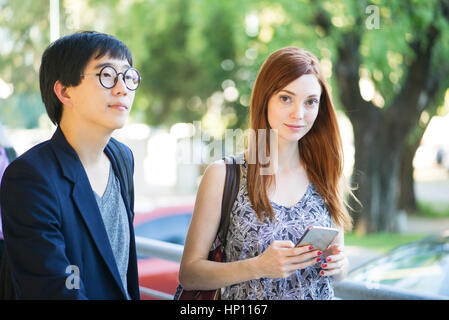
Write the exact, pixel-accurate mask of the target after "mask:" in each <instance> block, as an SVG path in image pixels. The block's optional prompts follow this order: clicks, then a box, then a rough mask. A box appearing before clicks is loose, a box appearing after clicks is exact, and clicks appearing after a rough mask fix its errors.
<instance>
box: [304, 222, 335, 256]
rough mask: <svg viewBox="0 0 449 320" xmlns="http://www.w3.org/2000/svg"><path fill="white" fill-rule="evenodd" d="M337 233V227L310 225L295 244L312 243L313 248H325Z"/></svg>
mask: <svg viewBox="0 0 449 320" xmlns="http://www.w3.org/2000/svg"><path fill="white" fill-rule="evenodd" d="M337 234H338V229H335V228H327V227H319V226H311V227H308V228H307V230H306V232H304V234H303V235H302V237H301V239H299V241H298V244H297V245H296V246H304V245H312V246H313V248H314V249H320V250H322V251H324V250H326V249H327V247H328V246H329V245H330V244H331V242H332V241H333V240H334V239H335V237H336V236H337Z"/></svg>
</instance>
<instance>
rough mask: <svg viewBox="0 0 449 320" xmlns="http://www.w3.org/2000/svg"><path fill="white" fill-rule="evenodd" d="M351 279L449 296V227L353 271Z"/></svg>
mask: <svg viewBox="0 0 449 320" xmlns="http://www.w3.org/2000/svg"><path fill="white" fill-rule="evenodd" d="M347 278H348V279H350V280H355V281H361V282H364V283H365V284H367V285H369V286H373V287H375V285H376V284H381V285H389V286H393V287H396V288H400V289H407V290H411V291H414V292H418V293H428V294H433V295H440V296H448V298H449V230H448V231H446V232H444V233H442V234H440V235H432V236H429V237H426V238H424V239H422V240H419V241H414V242H410V243H407V244H404V245H401V246H399V247H397V248H395V249H393V250H391V251H390V252H388V253H387V254H385V255H383V256H381V257H379V258H375V259H374V260H371V261H368V262H367V263H365V264H364V265H362V266H360V267H357V268H356V269H354V270H352V271H350V272H349V273H348V275H347Z"/></svg>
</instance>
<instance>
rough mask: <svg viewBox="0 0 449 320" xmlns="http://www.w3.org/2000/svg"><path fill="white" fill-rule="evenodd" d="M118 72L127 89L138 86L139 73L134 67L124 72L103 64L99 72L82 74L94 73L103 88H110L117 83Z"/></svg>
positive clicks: (133, 88) (134, 88)
mask: <svg viewBox="0 0 449 320" xmlns="http://www.w3.org/2000/svg"><path fill="white" fill-rule="evenodd" d="M120 74H121V75H122V78H123V80H124V82H125V85H126V87H127V88H128V89H129V90H131V91H134V90H136V89H137V88H138V87H139V84H140V74H139V72H138V71H137V70H136V69H134V68H129V69H127V70H126V71H125V72H117V70H115V68H114V67H112V66H104V67H103V68H102V69H101V70H100V72H99V73H86V74H84V75H82V76H89V75H95V76H97V77H98V79H99V81H100V84H101V85H102V86H103V87H104V88H106V89H112V88H114V87H115V85H116V84H117V81H118V76H119V75H120Z"/></svg>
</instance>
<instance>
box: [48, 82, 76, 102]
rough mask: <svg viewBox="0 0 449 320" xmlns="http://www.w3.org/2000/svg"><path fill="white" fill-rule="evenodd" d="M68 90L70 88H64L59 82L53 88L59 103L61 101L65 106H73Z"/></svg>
mask: <svg viewBox="0 0 449 320" xmlns="http://www.w3.org/2000/svg"><path fill="white" fill-rule="evenodd" d="M67 89H68V87H66V86H64V85H63V84H62V83H61V82H60V81H59V80H57V81H56V82H55V84H54V86H53V91H54V93H55V94H56V96H57V97H58V99H59V101H61V103H62V104H63V105H66V106H71V105H72V100H71V98H70V94H69V92H68V90H67Z"/></svg>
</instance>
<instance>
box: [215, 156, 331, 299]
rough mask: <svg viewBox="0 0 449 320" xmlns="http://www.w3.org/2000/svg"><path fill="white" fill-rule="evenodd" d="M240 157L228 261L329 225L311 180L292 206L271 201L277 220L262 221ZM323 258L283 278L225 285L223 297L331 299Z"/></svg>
mask: <svg viewBox="0 0 449 320" xmlns="http://www.w3.org/2000/svg"><path fill="white" fill-rule="evenodd" d="M241 157H242V156H241ZM241 161H242V162H241V163H243V164H242V165H241V168H242V179H241V182H240V188H239V193H238V195H237V199H236V201H235V203H234V205H233V209H232V212H231V220H230V225H229V230H228V235H227V244H226V248H225V257H226V261H227V262H232V261H238V260H244V259H249V258H252V257H255V256H258V255H260V254H262V253H263V252H264V251H265V250H266V249H267V248H268V247H269V246H270V245H271V243H272V242H273V241H275V240H291V241H292V242H293V243H294V244H296V243H297V242H298V241H299V239H300V237H301V235H302V234H303V233H304V231H305V230H306V229H307V228H308V227H309V226H324V227H330V226H331V218H330V215H329V212H328V210H327V208H326V206H325V204H324V201H323V199H322V198H321V197H320V196H319V195H318V193H317V192H316V190H315V188H314V187H313V185H312V184H309V186H308V188H307V191H306V192H305V193H304V195H303V197H302V198H301V199H300V200H299V201H298V202H297V203H296V204H295V205H294V206H292V207H286V206H282V205H278V204H276V203H274V202H271V205H272V206H273V210H274V213H275V218H276V220H273V221H271V220H269V219H268V218H265V220H264V221H263V222H261V221H260V220H259V219H258V217H257V215H256V212H255V211H254V210H253V208H252V206H251V203H250V200H249V197H248V190H247V187H246V169H247V165H246V162H245V160H244V159H242V158H241ZM322 262H324V260H323V261H322ZM322 262H319V263H316V264H315V265H313V266H311V267H308V268H306V269H303V270H297V271H296V272H295V273H293V274H292V275H290V276H289V277H287V278H285V279H283V278H279V279H273V278H260V279H253V280H249V281H245V282H241V283H237V284H234V285H231V286H229V287H226V288H224V290H223V292H222V299H223V300H241V299H244V300H247V299H248V300H305V299H332V298H333V296H334V291H333V286H332V278H331V277H322V276H320V274H319V272H320V271H321V267H320V265H321V263H322Z"/></svg>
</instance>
